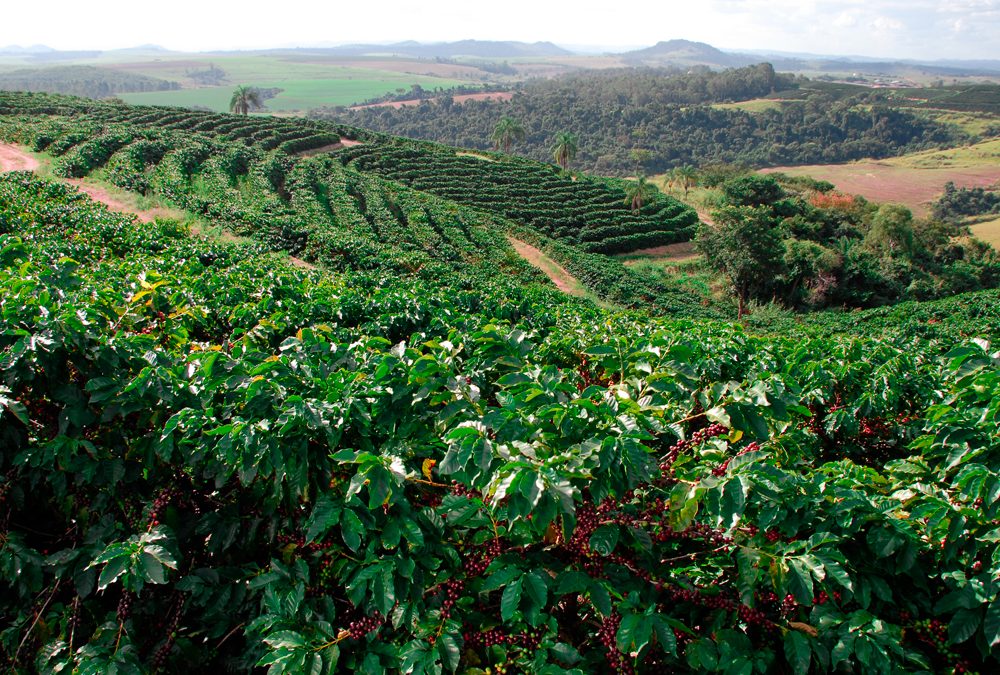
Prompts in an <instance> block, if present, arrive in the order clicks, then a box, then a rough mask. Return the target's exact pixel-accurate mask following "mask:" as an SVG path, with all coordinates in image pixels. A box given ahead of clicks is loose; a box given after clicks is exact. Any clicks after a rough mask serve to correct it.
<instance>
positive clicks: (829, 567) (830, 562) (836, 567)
mask: <svg viewBox="0 0 1000 675" xmlns="http://www.w3.org/2000/svg"><path fill="white" fill-rule="evenodd" d="M816 557H817V558H818V559H819V560H820V562H822V563H823V568H824V569H825V570H826V575H827V576H828V577H830V578H831V579H833V580H834V581H836V582H837V583H838V584H840V585H841V586H843V587H844V588H846V589H847V590H849V591H851V592H852V593H853V592H854V583H853V582H852V581H851V576H850V575H849V574H848V573H847V570H845V569H844V568H843V566H842V565H841V564H840V563H839V562H838V561H836V560H834V559H833V558H831V557H829V556H823V555H817V556H816Z"/></svg>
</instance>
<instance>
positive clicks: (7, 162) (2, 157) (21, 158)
mask: <svg viewBox="0 0 1000 675" xmlns="http://www.w3.org/2000/svg"><path fill="white" fill-rule="evenodd" d="M37 168H38V160H37V159H35V158H34V157H32V156H31V155H29V154H28V153H26V152H24V151H23V150H21V149H20V148H18V147H17V146H15V145H10V144H9V143H0V173H4V172H7V171H34V170H35V169H37Z"/></svg>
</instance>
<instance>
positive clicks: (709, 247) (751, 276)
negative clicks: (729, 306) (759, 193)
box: [695, 206, 785, 318]
mask: <svg viewBox="0 0 1000 675" xmlns="http://www.w3.org/2000/svg"><path fill="white" fill-rule="evenodd" d="M712 217H713V220H714V221H715V223H714V224H713V225H707V224H705V223H702V224H701V225H700V226H699V228H698V233H697V236H696V239H695V247H696V248H697V250H698V251H699V252H700V253H702V254H703V255H704V256H705V259H706V260H707V261H708V264H709V265H710V266H711V267H712V268H713V269H715V270H716V271H718V272H720V273H721V274H722V275H723V276H725V277H726V280H727V281H728V282H729V285H730V286H731V287H732V289H733V292H734V293H735V294H736V299H737V302H738V303H739V310H738V316H739V318H742V317H743V315H744V314H746V305H747V301H748V300H750V299H751V298H754V297H760V296H761V295H762V293H763V291H765V290H767V288H768V286H769V284H770V282H771V281H772V280H773V279H774V278H775V277H777V276H779V275H780V274H781V273H782V271H783V267H784V265H783V258H784V254H785V246H784V244H783V242H782V240H781V235H780V232H779V228H778V227H777V226H776V223H775V220H774V218H773V217H772V216H771V213H770V211H769V210H768V209H766V208H760V207H752V206H726V207H723V208H722V209H720V210H719V211H716V212H715V213H713V214H712Z"/></svg>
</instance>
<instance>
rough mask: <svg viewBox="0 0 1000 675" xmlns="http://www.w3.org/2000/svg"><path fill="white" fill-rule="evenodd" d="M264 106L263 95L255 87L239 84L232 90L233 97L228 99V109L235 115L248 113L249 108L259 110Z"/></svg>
mask: <svg viewBox="0 0 1000 675" xmlns="http://www.w3.org/2000/svg"><path fill="white" fill-rule="evenodd" d="M263 107H264V97H263V96H262V95H261V93H260V89H258V88H257V87H250V86H248V85H245V84H241V85H240V86H238V87H236V89H234V90H233V97H232V98H231V99H229V111H230V112H234V113H236V114H237V115H246V114H249V112H250V111H251V110H259V109H260V108H263Z"/></svg>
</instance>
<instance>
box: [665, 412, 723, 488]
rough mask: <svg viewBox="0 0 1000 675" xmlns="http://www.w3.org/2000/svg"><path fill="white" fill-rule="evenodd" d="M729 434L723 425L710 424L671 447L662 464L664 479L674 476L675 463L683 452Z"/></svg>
mask: <svg viewBox="0 0 1000 675" xmlns="http://www.w3.org/2000/svg"><path fill="white" fill-rule="evenodd" d="M728 433H729V429H727V428H726V427H724V426H723V425H721V424H709V425H708V426H707V427H705V428H704V429H699V430H698V431H696V432H694V433H693V434H691V438H689V439H687V440H679V441H677V442H676V443H674V444H673V445H671V446H670V448H669V449H668V450H667V454H666V455H664V457H663V460H662V461H661V462H660V473H662V474H663V477H664V478H669V477H671V476H673V472H674V462H676V461H677V458H678V457H679V456H680V454H681V453H682V452H684V451H685V450H687V449H689V448H692V447H694V446H696V445H701V444H702V443H704V442H705V441H707V440H709V439H712V438H716V437H718V436H725V435H726V434H728Z"/></svg>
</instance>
